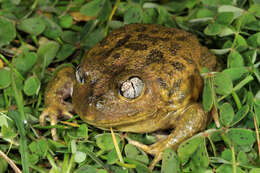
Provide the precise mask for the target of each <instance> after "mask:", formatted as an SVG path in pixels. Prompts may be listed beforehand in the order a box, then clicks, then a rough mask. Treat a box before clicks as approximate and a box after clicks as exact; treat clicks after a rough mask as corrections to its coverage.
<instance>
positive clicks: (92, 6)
mask: <svg viewBox="0 0 260 173" xmlns="http://www.w3.org/2000/svg"><path fill="white" fill-rule="evenodd" d="M103 3H104V2H103V0H93V1H90V2H88V3H87V4H85V5H83V6H82V7H81V8H80V13H82V14H83V15H86V16H97V15H98V13H99V11H100V7H102V4H103Z"/></svg>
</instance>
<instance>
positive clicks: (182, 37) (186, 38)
mask: <svg viewBox="0 0 260 173" xmlns="http://www.w3.org/2000/svg"><path fill="white" fill-rule="evenodd" d="M175 39H176V40H178V41H187V40H188V37H187V36H186V35H185V36H179V37H176V38H175Z"/></svg>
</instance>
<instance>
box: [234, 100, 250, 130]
mask: <svg viewBox="0 0 260 173" xmlns="http://www.w3.org/2000/svg"><path fill="white" fill-rule="evenodd" d="M248 111H249V106H248V105H244V106H243V107H242V108H240V109H239V110H238V111H237V113H236V115H235V117H234V119H233V122H232V124H231V126H234V125H235V124H237V123H238V122H239V121H241V120H242V119H243V118H244V117H245V116H246V115H247V113H248Z"/></svg>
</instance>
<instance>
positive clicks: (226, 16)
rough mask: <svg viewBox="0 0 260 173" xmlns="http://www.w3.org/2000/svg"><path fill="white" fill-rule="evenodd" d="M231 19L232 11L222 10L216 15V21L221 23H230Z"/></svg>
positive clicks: (232, 16) (232, 17)
mask: <svg viewBox="0 0 260 173" xmlns="http://www.w3.org/2000/svg"><path fill="white" fill-rule="evenodd" d="M233 19H234V13H233V12H222V13H219V14H218V15H217V17H216V22H217V23H219V24H223V25H229V24H230V23H232V21H233Z"/></svg>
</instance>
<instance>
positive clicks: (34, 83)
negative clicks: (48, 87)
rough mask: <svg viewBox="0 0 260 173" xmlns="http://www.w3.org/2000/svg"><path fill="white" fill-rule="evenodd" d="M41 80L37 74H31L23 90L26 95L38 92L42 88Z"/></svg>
mask: <svg viewBox="0 0 260 173" xmlns="http://www.w3.org/2000/svg"><path fill="white" fill-rule="evenodd" d="M40 86H41V82H40V80H39V79H38V78H37V77H36V76H31V77H29V78H28V79H26V81H25V83H24V88H23V91H24V93H25V94H26V95H28V96H32V95H35V94H38V92H39V90H40Z"/></svg>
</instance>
